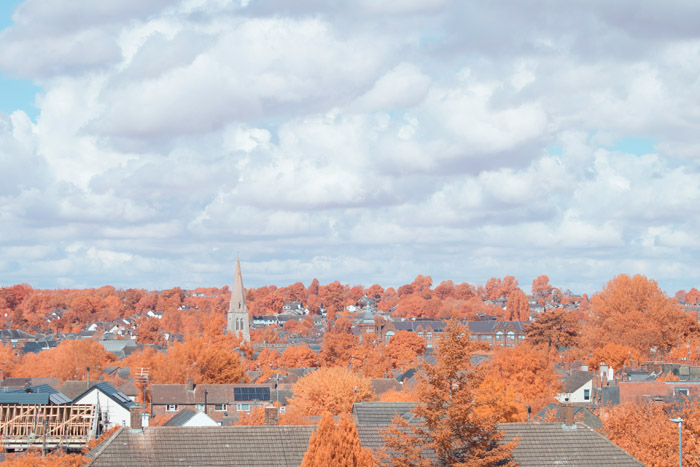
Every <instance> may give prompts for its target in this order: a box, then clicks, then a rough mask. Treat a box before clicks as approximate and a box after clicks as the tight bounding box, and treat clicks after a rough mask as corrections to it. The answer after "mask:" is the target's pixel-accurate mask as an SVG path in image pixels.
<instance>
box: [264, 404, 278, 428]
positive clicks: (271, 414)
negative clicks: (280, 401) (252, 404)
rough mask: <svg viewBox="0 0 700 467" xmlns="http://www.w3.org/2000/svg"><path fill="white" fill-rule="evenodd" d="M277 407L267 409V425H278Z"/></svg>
mask: <svg viewBox="0 0 700 467" xmlns="http://www.w3.org/2000/svg"><path fill="white" fill-rule="evenodd" d="M277 419H278V414H277V407H265V425H277Z"/></svg>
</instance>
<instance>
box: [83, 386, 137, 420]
mask: <svg viewBox="0 0 700 467" xmlns="http://www.w3.org/2000/svg"><path fill="white" fill-rule="evenodd" d="M73 403H74V404H91V405H96V406H97V413H98V414H100V419H101V423H102V425H103V427H104V430H105V431H106V430H109V429H110V428H112V427H115V426H128V427H130V426H131V412H130V410H131V408H132V407H138V406H139V405H138V404H137V403H136V402H134V401H132V400H131V399H130V398H129V396H127V395H126V394H124V393H123V392H121V391H120V390H119V389H117V388H115V387H114V386H112V385H111V384H110V383H108V382H106V381H105V382H102V383H97V384H95V385H94V386H92V387H91V388H90V389H88V390H87V391H85V392H84V393H82V394H81V395H79V396H78V397H76V398H75V399H73Z"/></svg>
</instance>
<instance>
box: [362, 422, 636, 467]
mask: <svg viewBox="0 0 700 467" xmlns="http://www.w3.org/2000/svg"><path fill="white" fill-rule="evenodd" d="M382 429H383V428H382V427H380V426H376V425H375V426H367V425H365V426H363V425H359V426H358V427H357V431H358V434H359V436H360V443H362V445H363V446H364V447H366V448H370V449H372V450H377V449H381V448H382V447H383V446H384V440H383V437H382V434H381V430H382ZM499 429H500V430H501V431H502V432H503V433H504V439H503V441H502V442H504V443H505V442H508V441H511V440H513V439H514V438H516V437H517V438H518V440H519V441H518V445H517V447H516V448H515V450H514V451H513V460H514V461H515V462H516V464H517V465H519V466H520V467H535V466H537V467H542V466H558V465H566V466H570V467H608V466H610V467H612V466H615V467H626V466H629V467H640V466H643V465H644V464H642V463H641V462H639V461H638V460H637V459H635V458H634V457H632V456H631V455H630V454H628V453H627V452H625V451H624V450H622V449H620V448H619V447H617V446H616V445H615V444H613V443H612V442H611V441H610V440H608V439H607V438H605V436H603V435H601V434H600V433H598V432H596V431H595V430H593V429H592V428H589V427H588V426H586V425H584V424H577V425H576V427H575V428H573V427H563V426H562V423H561V422H557V423H502V424H500V425H499ZM426 454H427V456H428V457H430V452H426Z"/></svg>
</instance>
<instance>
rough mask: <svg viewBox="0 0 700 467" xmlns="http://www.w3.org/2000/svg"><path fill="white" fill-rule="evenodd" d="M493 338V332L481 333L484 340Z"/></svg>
mask: <svg viewBox="0 0 700 467" xmlns="http://www.w3.org/2000/svg"><path fill="white" fill-rule="evenodd" d="M491 338H492V336H491V334H482V335H481V340H482V341H490V340H491Z"/></svg>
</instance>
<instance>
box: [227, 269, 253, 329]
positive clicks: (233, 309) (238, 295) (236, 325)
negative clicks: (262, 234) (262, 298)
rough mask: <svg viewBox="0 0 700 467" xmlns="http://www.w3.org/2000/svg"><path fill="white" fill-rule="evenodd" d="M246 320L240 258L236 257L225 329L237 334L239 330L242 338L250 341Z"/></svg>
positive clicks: (246, 308)
mask: <svg viewBox="0 0 700 467" xmlns="http://www.w3.org/2000/svg"><path fill="white" fill-rule="evenodd" d="M248 321H249V320H248V306H247V305H246V303H245V290H244V289H243V275H242V274H241V260H240V258H237V259H236V273H235V274H234V276H233V288H232V289H231V303H230V304H229V307H228V320H227V324H226V330H227V332H229V333H232V334H238V333H239V332H240V333H241V334H242V335H243V339H244V340H245V341H246V342H250V326H249V322H248Z"/></svg>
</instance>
